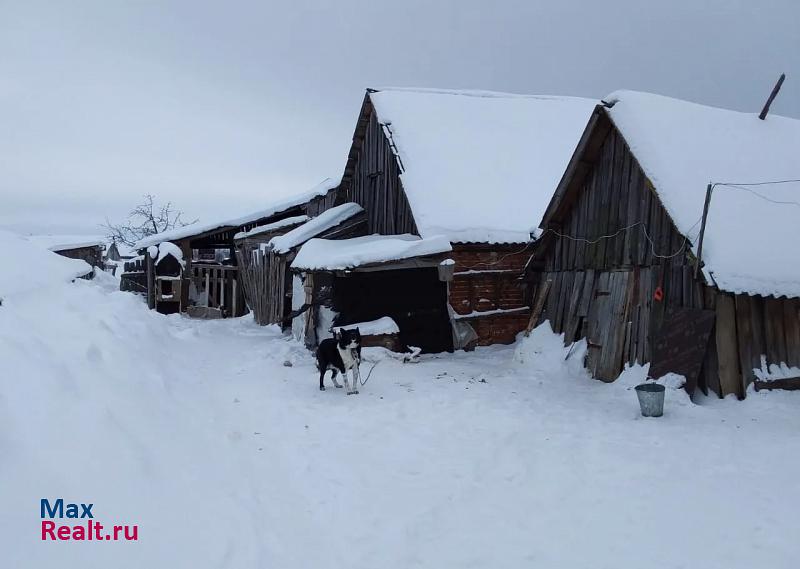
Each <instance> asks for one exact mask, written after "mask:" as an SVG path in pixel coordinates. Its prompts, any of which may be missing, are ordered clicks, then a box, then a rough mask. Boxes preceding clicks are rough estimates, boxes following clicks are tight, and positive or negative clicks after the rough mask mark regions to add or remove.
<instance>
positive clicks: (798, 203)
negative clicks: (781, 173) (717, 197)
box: [715, 180, 800, 207]
mask: <svg viewBox="0 0 800 569" xmlns="http://www.w3.org/2000/svg"><path fill="white" fill-rule="evenodd" d="M788 181H792V182H794V181H797V182H800V180H787V182H788ZM715 185H716V186H721V187H723V188H735V189H737V190H743V191H745V192H748V193H751V194H753V195H754V196H756V197H759V198H761V199H762V200H764V201H768V202H770V203H774V204H779V205H796V206H797V207H800V202H796V201H792V200H787V201H784V200H774V199H772V198H769V197H767V196H765V195H764V194H760V193H758V192H757V191H755V190H751V189H750V188H746V187H744V186H743V185H738V184H715ZM748 185H751V186H758V185H764V184H748Z"/></svg>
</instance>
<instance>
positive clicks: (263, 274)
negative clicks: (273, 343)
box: [234, 203, 366, 328]
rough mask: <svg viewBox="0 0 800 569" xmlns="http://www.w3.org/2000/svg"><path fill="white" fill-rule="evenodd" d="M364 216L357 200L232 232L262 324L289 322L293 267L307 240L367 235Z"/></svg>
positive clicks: (246, 285) (257, 318)
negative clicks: (310, 215)
mask: <svg viewBox="0 0 800 569" xmlns="http://www.w3.org/2000/svg"><path fill="white" fill-rule="evenodd" d="M365 231H366V216H365V215H364V209H363V208H362V207H361V206H359V205H358V204H355V203H344V204H340V205H337V206H334V207H331V208H330V209H328V210H326V211H324V212H321V213H319V215H317V216H316V217H309V216H308V215H301V216H294V217H288V218H285V219H283V220H281V221H276V222H273V223H269V224H266V225H263V226H258V227H255V228H254V229H251V230H250V231H246V232H241V233H237V234H236V235H235V236H234V242H235V244H236V254H237V258H238V263H239V268H240V274H241V280H242V284H243V285H244V290H245V295H246V297H247V299H248V305H249V306H250V309H251V310H252V312H253V317H254V319H255V321H256V322H257V323H258V324H261V325H265V324H280V325H281V326H283V327H287V328H288V327H289V326H290V325H291V318H290V313H291V307H292V300H291V299H292V275H291V271H290V270H289V266H290V265H291V263H292V261H293V260H294V258H295V255H296V253H297V251H298V249H299V248H300V246H302V245H303V243H305V242H306V241H308V240H309V239H312V238H314V237H325V238H328V239H341V238H345V237H352V236H357V235H364V232H365Z"/></svg>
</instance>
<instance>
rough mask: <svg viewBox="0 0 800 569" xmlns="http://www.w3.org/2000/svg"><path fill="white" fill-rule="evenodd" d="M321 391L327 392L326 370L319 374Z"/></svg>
mask: <svg viewBox="0 0 800 569" xmlns="http://www.w3.org/2000/svg"><path fill="white" fill-rule="evenodd" d="M319 390H320V391H325V370H324V369H323V370H321V371H320V372H319Z"/></svg>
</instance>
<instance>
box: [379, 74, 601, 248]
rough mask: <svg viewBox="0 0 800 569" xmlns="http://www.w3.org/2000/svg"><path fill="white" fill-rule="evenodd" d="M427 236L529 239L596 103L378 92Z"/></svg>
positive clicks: (481, 240)
mask: <svg viewBox="0 0 800 569" xmlns="http://www.w3.org/2000/svg"><path fill="white" fill-rule="evenodd" d="M369 97H370V100H371V101H372V104H373V106H374V108H375V111H376V113H377V118H378V121H379V122H380V123H381V124H382V125H383V130H384V134H385V135H386V136H387V138H388V139H389V140H390V144H391V145H392V146H393V147H394V148H395V150H396V153H397V155H398V156H399V158H400V161H401V163H402V167H403V171H402V173H401V175H400V177H401V180H402V183H403V189H404V190H405V193H406V196H407V198H408V201H409V205H410V206H411V209H412V211H413V212H414V220H415V222H416V224H417V229H418V230H419V232H420V234H421V235H422V236H423V237H431V236H433V235H444V236H445V237H447V238H448V239H449V240H450V241H453V242H478V243H484V242H488V243H524V242H526V241H529V240H530V232H531V230H532V229H533V228H534V227H535V226H536V223H537V222H538V220H539V219H541V217H542V214H543V213H544V210H545V208H546V207H547V204H548V203H549V201H550V197H551V196H552V193H553V190H554V189H555V188H556V186H557V185H558V182H559V180H560V179H561V176H562V175H563V173H564V170H565V168H566V166H567V163H568V162H569V159H570V158H571V156H572V153H573V151H574V150H575V146H576V144H577V142H578V140H579V138H580V136H581V133H582V132H583V129H584V127H585V126H586V122H587V120H588V119H589V117H590V115H591V113H592V110H593V109H594V107H595V105H596V104H597V101H595V100H590V99H581V98H576V97H545V96H528V95H512V94H508V93H494V92H486V91H447V90H430V89H428V90H426V89H392V88H390V89H379V90H377V91H375V92H373V91H371V92H370V93H369Z"/></svg>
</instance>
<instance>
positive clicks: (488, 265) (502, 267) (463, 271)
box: [449, 243, 530, 346]
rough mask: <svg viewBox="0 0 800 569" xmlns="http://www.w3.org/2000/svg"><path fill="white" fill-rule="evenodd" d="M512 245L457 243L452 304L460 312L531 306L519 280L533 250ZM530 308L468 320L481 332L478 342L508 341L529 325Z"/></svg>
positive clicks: (468, 312) (451, 292) (482, 344)
mask: <svg viewBox="0 0 800 569" xmlns="http://www.w3.org/2000/svg"><path fill="white" fill-rule="evenodd" d="M523 247H524V245H521V244H519V243H517V244H513V245H473V244H454V245H453V252H452V254H451V255H450V257H451V258H452V259H453V260H454V261H455V262H456V266H455V273H456V274H455V276H454V277H453V280H452V281H451V282H450V286H449V289H450V306H452V307H453V310H454V311H455V312H456V313H457V314H470V313H473V312H487V311H493V310H509V309H514V308H523V307H528V306H529V304H530V302H529V299H528V298H527V295H526V291H525V289H524V288H523V283H522V281H521V280H520V279H519V277H520V275H521V274H522V271H523V268H524V267H525V263H526V262H527V261H528V258H529V257H530V249H526V250H523V251H521V249H523ZM529 318H530V312H529V311H528V310H525V311H518V312H511V313H508V314H491V315H486V316H477V317H473V318H469V319H468V320H466V321H467V322H469V324H470V325H471V326H472V327H473V328H474V329H475V332H476V333H477V334H478V342H477V343H478V345H481V346H486V345H489V344H509V343H511V342H513V341H514V338H515V336H516V335H517V334H518V333H519V332H520V331H522V330H524V329H525V326H527V324H528V319H529Z"/></svg>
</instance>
